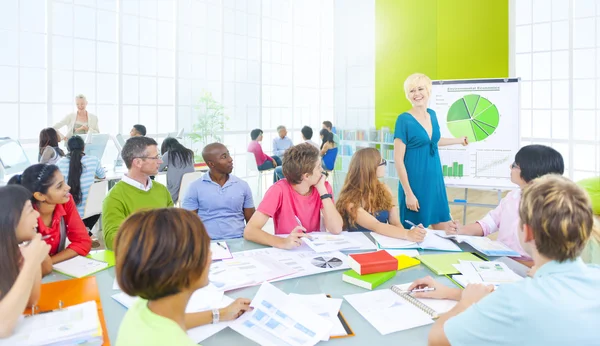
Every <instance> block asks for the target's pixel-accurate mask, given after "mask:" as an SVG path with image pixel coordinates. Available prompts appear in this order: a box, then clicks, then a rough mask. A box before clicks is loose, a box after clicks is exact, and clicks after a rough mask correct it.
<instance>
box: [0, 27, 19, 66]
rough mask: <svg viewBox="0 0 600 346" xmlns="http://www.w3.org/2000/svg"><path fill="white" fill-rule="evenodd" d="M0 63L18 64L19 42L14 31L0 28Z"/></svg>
mask: <svg viewBox="0 0 600 346" xmlns="http://www.w3.org/2000/svg"><path fill="white" fill-rule="evenodd" d="M0 47H2V54H0V65H12V66H17V65H18V64H19V43H18V33H17V32H16V31H5V30H0Z"/></svg>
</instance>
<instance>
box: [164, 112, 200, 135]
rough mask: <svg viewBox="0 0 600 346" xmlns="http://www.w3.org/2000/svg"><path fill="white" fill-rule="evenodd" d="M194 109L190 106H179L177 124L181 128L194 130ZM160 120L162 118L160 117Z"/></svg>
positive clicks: (188, 130)
mask: <svg viewBox="0 0 600 346" xmlns="http://www.w3.org/2000/svg"><path fill="white" fill-rule="evenodd" d="M191 112H192V109H191V107H189V106H179V107H178V110H177V124H178V125H179V128H183V129H185V132H191V131H192V128H193V127H192V114H191ZM159 121H162V120H160V118H159Z"/></svg>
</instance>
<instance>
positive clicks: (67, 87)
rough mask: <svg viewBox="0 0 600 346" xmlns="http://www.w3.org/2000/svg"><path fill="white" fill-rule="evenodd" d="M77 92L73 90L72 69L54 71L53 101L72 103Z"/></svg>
mask: <svg viewBox="0 0 600 346" xmlns="http://www.w3.org/2000/svg"><path fill="white" fill-rule="evenodd" d="M74 96H75V92H74V91H73V72H72V71H58V70H53V71H52V102H58V103H63V102H64V103H71V102H73V98H74Z"/></svg>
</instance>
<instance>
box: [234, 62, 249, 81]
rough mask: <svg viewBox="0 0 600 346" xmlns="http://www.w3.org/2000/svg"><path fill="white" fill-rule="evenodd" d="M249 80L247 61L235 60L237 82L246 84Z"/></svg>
mask: <svg viewBox="0 0 600 346" xmlns="http://www.w3.org/2000/svg"><path fill="white" fill-rule="evenodd" d="M247 79H248V62H247V61H246V60H240V59H236V60H235V81H236V82H246V80H247Z"/></svg>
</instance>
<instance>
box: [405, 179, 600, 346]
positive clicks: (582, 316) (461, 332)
mask: <svg viewBox="0 0 600 346" xmlns="http://www.w3.org/2000/svg"><path fill="white" fill-rule="evenodd" d="M519 217H520V224H519V231H518V237H519V242H520V243H521V245H522V247H523V249H525V250H526V251H527V253H529V254H530V256H531V257H532V258H533V261H534V263H535V267H534V268H537V270H535V272H534V274H533V278H526V279H524V280H522V281H518V282H515V283H512V284H506V285H501V286H499V287H498V289H497V290H496V291H495V292H492V290H493V287H494V286H485V285H483V284H475V285H473V284H471V285H468V286H467V287H466V289H465V290H464V291H462V290H460V289H458V288H450V287H447V286H445V285H443V284H441V283H439V282H437V281H435V280H434V279H432V278H431V277H426V278H423V279H419V280H416V281H414V282H413V283H412V285H411V286H410V287H409V291H410V290H412V289H415V288H425V287H430V288H434V289H435V290H434V291H430V292H422V293H413V294H414V296H415V297H417V298H438V299H454V300H458V301H459V302H458V304H457V305H456V306H455V307H454V308H453V309H452V310H450V311H449V312H447V313H445V314H442V315H441V316H440V318H438V319H437V321H436V323H435V324H434V325H433V328H431V331H430V333H429V345H432V346H438V345H453V346H459V345H473V346H475V345H477V346H479V345H506V346H508V345H511V346H512V345H544V346H562V345H598V342H599V340H600V339H598V333H597V332H596V330H597V327H598V322H599V321H600V295H598V287H600V267H598V266H595V265H586V264H585V263H584V262H583V261H582V260H581V258H580V257H579V256H580V254H581V250H582V249H583V246H584V245H585V242H586V241H587V240H588V238H589V237H590V232H591V229H592V223H593V216H592V208H591V206H590V201H589V199H588V197H587V196H586V194H585V192H584V191H582V190H581V189H580V188H579V187H578V186H577V185H575V183H573V182H571V181H570V180H568V179H567V178H564V177H562V176H559V175H554V174H551V175H546V176H543V177H541V178H537V179H535V180H533V182H531V183H530V184H529V185H528V186H526V187H524V189H523V196H522V197H521V203H520V207H519Z"/></svg>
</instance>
